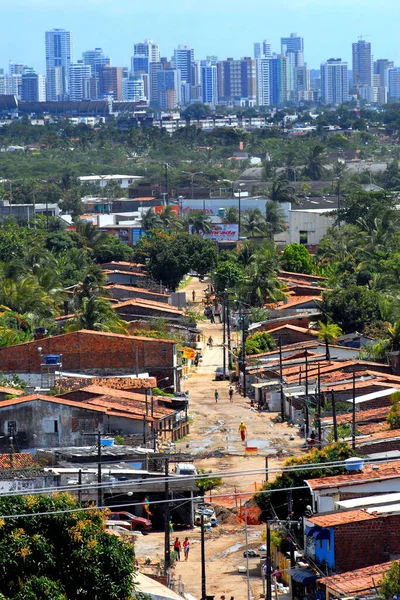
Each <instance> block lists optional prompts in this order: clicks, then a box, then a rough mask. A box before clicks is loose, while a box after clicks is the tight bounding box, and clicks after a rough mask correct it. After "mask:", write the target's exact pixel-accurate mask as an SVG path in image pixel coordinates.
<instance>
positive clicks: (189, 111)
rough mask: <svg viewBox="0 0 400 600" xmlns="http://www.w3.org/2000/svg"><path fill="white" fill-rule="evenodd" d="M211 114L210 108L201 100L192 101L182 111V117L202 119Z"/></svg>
mask: <svg viewBox="0 0 400 600" xmlns="http://www.w3.org/2000/svg"><path fill="white" fill-rule="evenodd" d="M210 114H211V108H210V107H209V106H208V104H203V102H193V103H192V104H189V106H187V107H186V108H185V110H183V111H182V116H183V118H184V119H203V118H204V117H208V116H209V115H210Z"/></svg>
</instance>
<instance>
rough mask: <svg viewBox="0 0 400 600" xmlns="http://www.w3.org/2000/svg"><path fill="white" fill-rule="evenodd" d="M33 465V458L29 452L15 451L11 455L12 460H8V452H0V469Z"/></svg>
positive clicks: (26, 467)
mask: <svg viewBox="0 0 400 600" xmlns="http://www.w3.org/2000/svg"><path fill="white" fill-rule="evenodd" d="M35 465H36V463H35V459H34V458H33V456H31V455H30V454H29V452H16V453H15V454H13V455H12V461H10V454H0V470H1V471H2V470H4V469H31V468H32V467H34V466H35Z"/></svg>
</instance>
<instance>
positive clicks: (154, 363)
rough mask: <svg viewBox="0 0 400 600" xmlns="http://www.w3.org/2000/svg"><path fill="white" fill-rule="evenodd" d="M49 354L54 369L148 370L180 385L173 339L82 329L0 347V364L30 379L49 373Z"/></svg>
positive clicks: (87, 371) (92, 372)
mask: <svg viewBox="0 0 400 600" xmlns="http://www.w3.org/2000/svg"><path fill="white" fill-rule="evenodd" d="M162 306H164V305H162ZM48 355H52V356H55V357H56V360H57V361H58V367H57V371H61V367H62V370H63V371H67V372H68V371H69V372H72V373H78V374H79V373H81V374H88V375H101V376H105V375H123V374H132V373H136V374H139V373H143V372H148V373H149V374H150V375H152V376H156V377H158V378H160V379H161V378H163V377H170V378H171V382H173V383H172V385H174V389H175V390H177V391H178V389H179V388H178V385H179V373H180V367H179V366H178V363H177V353H176V344H175V342H174V341H172V340H163V339H152V338H147V337H140V336H129V335H122V334H116V333H106V332H100V331H91V330H86V329H82V330H80V331H76V332H71V333H64V334H61V335H56V336H52V337H48V338H43V339H41V340H33V341H30V342H25V343H23V344H16V345H15V346H11V347H8V348H0V364H1V368H2V371H3V372H4V373H18V374H19V375H20V376H21V378H24V379H25V380H27V381H29V380H31V379H32V376H33V375H34V374H39V375H41V376H42V378H43V377H44V375H45V374H48V369H49V368H50V365H47V364H46V361H47V359H46V356H48ZM43 383H45V381H43ZM43 387H45V385H43ZM50 387H51V386H50Z"/></svg>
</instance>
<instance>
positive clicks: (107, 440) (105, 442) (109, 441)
mask: <svg viewBox="0 0 400 600" xmlns="http://www.w3.org/2000/svg"><path fill="white" fill-rule="evenodd" d="M101 445H102V446H114V438H103V439H102V440H101Z"/></svg>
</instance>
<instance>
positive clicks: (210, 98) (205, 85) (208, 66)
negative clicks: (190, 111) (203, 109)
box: [201, 60, 218, 106]
mask: <svg viewBox="0 0 400 600" xmlns="http://www.w3.org/2000/svg"><path fill="white" fill-rule="evenodd" d="M201 90H202V101H203V102H204V103H205V104H212V105H213V106H216V105H217V104H218V80H217V65H216V62H215V61H211V60H202V61H201Z"/></svg>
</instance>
